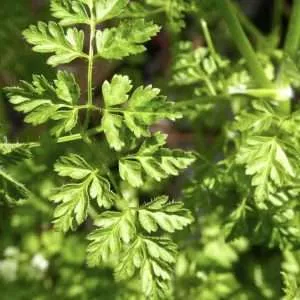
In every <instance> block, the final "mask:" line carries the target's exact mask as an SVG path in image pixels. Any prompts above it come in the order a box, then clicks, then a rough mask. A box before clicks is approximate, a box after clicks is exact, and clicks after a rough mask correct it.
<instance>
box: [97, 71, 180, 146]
mask: <svg viewBox="0 0 300 300" xmlns="http://www.w3.org/2000/svg"><path fill="white" fill-rule="evenodd" d="M102 90H103V97H104V102H105V107H104V108H103V110H104V116H103V119H102V126H103V128H104V133H105V134H106V137H107V140H108V142H109V144H110V146H111V147H112V148H114V149H115V150H117V151H120V150H121V149H122V147H123V146H124V145H125V143H124V142H123V141H122V138H121V136H122V132H120V131H121V130H123V131H124V128H125V127H127V128H128V129H129V130H130V131H131V132H133V134H134V135H135V136H136V137H137V138H140V137H142V136H150V131H149V126H150V125H152V124H154V123H155V122H157V121H159V120H161V119H169V120H175V119H178V118H181V117H182V115H181V113H179V112H177V111H175V109H173V102H169V101H166V99H165V98H164V97H161V96H159V90H158V89H154V88H152V86H147V87H139V88H137V89H136V90H135V91H134V92H133V93H132V95H131V96H129V95H128V93H129V91H130V90H131V85H130V80H129V78H128V77H127V76H121V75H115V76H114V77H113V79H112V81H111V83H109V82H105V83H104V84H103V87H102ZM127 99H128V101H127V102H126V100H127ZM119 104H123V105H122V106H117V105H119ZM112 106H114V107H112ZM116 106H117V107H116Z"/></svg>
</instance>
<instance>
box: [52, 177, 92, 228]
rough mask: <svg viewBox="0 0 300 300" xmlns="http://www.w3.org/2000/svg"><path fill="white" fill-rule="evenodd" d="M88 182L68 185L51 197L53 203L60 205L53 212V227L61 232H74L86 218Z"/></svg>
mask: <svg viewBox="0 0 300 300" xmlns="http://www.w3.org/2000/svg"><path fill="white" fill-rule="evenodd" d="M89 183H90V182H89V180H85V181H83V182H81V183H78V184H68V185H65V186H63V187H62V189H61V191H60V192H58V193H57V194H55V195H53V196H52V197H51V200H52V201H53V202H54V203H60V204H59V205H58V206H57V207H56V208H55V211H54V218H55V220H54V221H53V223H54V225H55V227H56V228H57V229H58V230H60V231H63V232H66V231H68V230H69V229H71V230H75V229H76V228H77V226H78V225H80V224H82V223H83V222H84V221H85V219H86V218H87V213H88V207H89V204H90V203H89V197H88V186H89Z"/></svg>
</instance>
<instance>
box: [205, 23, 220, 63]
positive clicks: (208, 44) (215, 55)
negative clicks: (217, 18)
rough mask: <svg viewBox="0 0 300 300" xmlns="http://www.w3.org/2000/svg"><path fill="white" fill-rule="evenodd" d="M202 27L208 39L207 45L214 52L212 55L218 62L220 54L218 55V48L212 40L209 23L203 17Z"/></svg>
mask: <svg viewBox="0 0 300 300" xmlns="http://www.w3.org/2000/svg"><path fill="white" fill-rule="evenodd" d="M201 27H202V30H203V34H204V37H205V40H206V43H207V46H208V48H209V50H210V52H211V54H212V57H213V58H214V60H215V61H216V62H218V60H219V58H218V55H217V52H216V49H215V47H214V43H213V41H212V38H211V35H210V33H209V30H208V28H207V23H206V21H205V20H203V19H201Z"/></svg>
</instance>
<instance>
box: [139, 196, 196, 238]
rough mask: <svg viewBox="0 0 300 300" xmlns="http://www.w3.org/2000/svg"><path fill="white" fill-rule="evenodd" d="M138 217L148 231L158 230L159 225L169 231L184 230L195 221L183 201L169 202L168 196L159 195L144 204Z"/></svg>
mask: <svg viewBox="0 0 300 300" xmlns="http://www.w3.org/2000/svg"><path fill="white" fill-rule="evenodd" d="M138 218H139V222H140V224H141V226H142V227H143V228H144V229H145V230H146V231H147V232H148V233H151V232H155V231H157V230H158V228H159V227H160V228H162V229H163V230H164V231H167V232H174V231H175V230H182V229H183V228H184V227H186V226H188V225H190V224H191V223H192V221H193V217H192V216H191V213H190V211H189V210H187V209H184V208H183V203H182V202H170V203H168V197H167V196H160V197H157V198H155V199H154V200H153V201H152V202H150V203H148V204H146V205H144V206H142V207H141V208H140V209H139V211H138Z"/></svg>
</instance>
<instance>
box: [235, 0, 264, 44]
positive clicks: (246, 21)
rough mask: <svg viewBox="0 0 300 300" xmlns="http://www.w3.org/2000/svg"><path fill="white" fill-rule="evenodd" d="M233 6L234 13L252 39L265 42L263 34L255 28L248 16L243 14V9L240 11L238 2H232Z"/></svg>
mask: <svg viewBox="0 0 300 300" xmlns="http://www.w3.org/2000/svg"><path fill="white" fill-rule="evenodd" d="M233 7H234V9H235V11H236V14H237V16H238V18H239V20H240V22H241V24H242V25H243V26H244V28H245V30H246V31H248V32H249V34H251V35H252V36H253V37H254V39H255V40H256V41H257V42H258V43H261V44H264V43H265V36H264V35H263V34H262V33H261V32H260V31H259V30H258V29H257V27H256V26H255V25H254V24H253V23H252V22H251V21H250V20H249V18H248V17H247V16H246V15H245V13H244V12H243V11H241V9H240V7H239V5H238V4H233Z"/></svg>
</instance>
